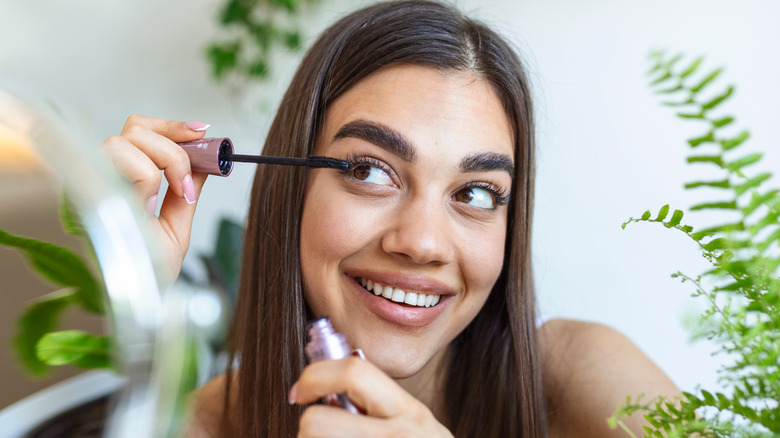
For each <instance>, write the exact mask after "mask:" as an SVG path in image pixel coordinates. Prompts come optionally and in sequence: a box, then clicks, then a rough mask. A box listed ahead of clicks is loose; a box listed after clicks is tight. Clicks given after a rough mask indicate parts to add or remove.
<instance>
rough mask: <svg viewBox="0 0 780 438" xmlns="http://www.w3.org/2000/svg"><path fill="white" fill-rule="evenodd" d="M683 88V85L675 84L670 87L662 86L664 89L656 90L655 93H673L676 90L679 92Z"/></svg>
mask: <svg viewBox="0 0 780 438" xmlns="http://www.w3.org/2000/svg"><path fill="white" fill-rule="evenodd" d="M682 89H683V86H682V85H675V86H673V87H669V88H662V89H660V90H658V91H656V92H655V94H672V93H676V92H678V91H680V90H682Z"/></svg>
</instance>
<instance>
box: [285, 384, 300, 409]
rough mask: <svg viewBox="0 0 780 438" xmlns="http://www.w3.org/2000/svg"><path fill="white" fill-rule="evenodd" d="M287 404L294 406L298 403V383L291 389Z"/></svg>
mask: <svg viewBox="0 0 780 438" xmlns="http://www.w3.org/2000/svg"><path fill="white" fill-rule="evenodd" d="M287 402H288V403H290V404H291V405H294V404H296V403H297V402H298V383H297V382H296V383H295V385H293V386H292V388H290V395H289V396H288V397H287Z"/></svg>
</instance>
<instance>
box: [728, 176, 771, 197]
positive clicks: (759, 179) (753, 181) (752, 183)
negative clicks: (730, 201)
mask: <svg viewBox="0 0 780 438" xmlns="http://www.w3.org/2000/svg"><path fill="white" fill-rule="evenodd" d="M771 177H772V174H771V173H769V172H764V173H761V174H759V175H757V176H754V177H753V178H750V179H749V180H747V181H746V182H745V183H743V184H740V185H738V186H736V187H734V190H735V191H736V192H737V196H739V195H742V194H743V193H745V192H746V191H748V190H750V189H752V188H754V187H758V186H760V185H761V183H763V182H764V181H766V180H768V179H769V178H771Z"/></svg>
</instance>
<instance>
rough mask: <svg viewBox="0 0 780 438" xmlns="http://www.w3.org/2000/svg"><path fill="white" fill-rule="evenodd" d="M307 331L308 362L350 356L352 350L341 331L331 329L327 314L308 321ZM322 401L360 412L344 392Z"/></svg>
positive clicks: (331, 395)
mask: <svg viewBox="0 0 780 438" xmlns="http://www.w3.org/2000/svg"><path fill="white" fill-rule="evenodd" d="M308 332H309V342H308V343H307V344H306V348H305V349H304V351H305V353H306V359H307V360H308V361H309V363H310V364H312V363H314V362H319V361H321V360H326V359H332V360H338V359H343V358H345V357H347V356H350V353H351V351H352V350H351V349H350V348H349V344H347V339H346V338H345V337H344V335H342V334H341V333H337V332H336V331H335V330H333V325H331V323H330V320H329V319H328V317H327V316H323V317H322V318H320V319H317V320H315V321H313V322H311V323H309V327H308ZM323 402H324V403H325V404H327V405H330V406H336V407H341V408H344V409H346V410H347V411H349V412H351V413H353V414H359V413H360V409H358V407H357V406H355V405H354V404H353V403H352V402H351V401H350V400H349V399H348V398H347V395H346V394H328V395H326V396H325V398H324V399H323Z"/></svg>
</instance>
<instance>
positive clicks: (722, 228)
mask: <svg viewBox="0 0 780 438" xmlns="http://www.w3.org/2000/svg"><path fill="white" fill-rule="evenodd" d="M744 230H745V224H744V223H743V222H742V221H740V222H737V223H732V224H723V225H717V226H714V227H710V228H706V229H704V230H701V231H699V232H700V233H705V234H709V235H713V234H715V233H731V232H734V231H744Z"/></svg>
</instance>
